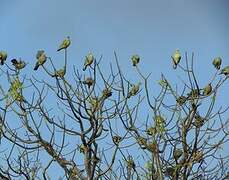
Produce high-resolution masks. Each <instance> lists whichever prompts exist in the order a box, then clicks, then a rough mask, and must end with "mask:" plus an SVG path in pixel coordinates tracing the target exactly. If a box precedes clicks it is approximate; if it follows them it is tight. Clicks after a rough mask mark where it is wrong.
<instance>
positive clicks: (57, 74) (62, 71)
mask: <svg viewBox="0 0 229 180" xmlns="http://www.w3.org/2000/svg"><path fill="white" fill-rule="evenodd" d="M65 73H66V68H65V67H64V68H62V69H59V70H56V71H55V72H54V74H53V75H52V77H60V78H62V77H64V75H65Z"/></svg>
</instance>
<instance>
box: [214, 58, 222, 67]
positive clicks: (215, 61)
mask: <svg viewBox="0 0 229 180" xmlns="http://www.w3.org/2000/svg"><path fill="white" fill-rule="evenodd" d="M221 63H222V59H221V58H220V57H216V58H215V59H213V62H212V64H213V66H214V67H215V68H216V69H218V70H219V69H220V66H221Z"/></svg>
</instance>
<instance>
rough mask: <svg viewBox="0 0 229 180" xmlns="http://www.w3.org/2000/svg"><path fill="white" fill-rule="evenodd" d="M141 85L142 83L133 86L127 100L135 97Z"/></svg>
mask: <svg viewBox="0 0 229 180" xmlns="http://www.w3.org/2000/svg"><path fill="white" fill-rule="evenodd" d="M140 85H141V83H138V84H135V85H133V86H132V88H131V90H130V92H128V94H127V98H130V97H131V96H135V95H136V94H137V93H138V91H139V89H140Z"/></svg>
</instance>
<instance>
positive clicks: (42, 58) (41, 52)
mask: <svg viewBox="0 0 229 180" xmlns="http://www.w3.org/2000/svg"><path fill="white" fill-rule="evenodd" d="M36 58H37V62H36V64H35V67H34V70H35V71H36V70H38V68H39V66H41V65H43V64H44V63H45V62H46V60H47V57H46V55H45V51H44V50H38V51H37V55H36Z"/></svg>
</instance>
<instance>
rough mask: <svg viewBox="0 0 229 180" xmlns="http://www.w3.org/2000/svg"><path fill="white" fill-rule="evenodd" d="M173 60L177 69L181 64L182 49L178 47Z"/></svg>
mask: <svg viewBox="0 0 229 180" xmlns="http://www.w3.org/2000/svg"><path fill="white" fill-rule="evenodd" d="M172 60H173V68H174V69H176V68H177V65H178V64H179V62H180V60H181V54H180V51H179V50H178V49H177V50H176V51H175V52H174V54H173V55H172Z"/></svg>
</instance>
